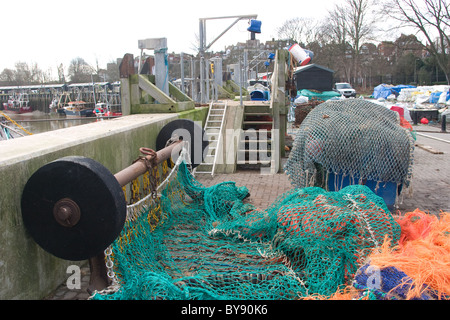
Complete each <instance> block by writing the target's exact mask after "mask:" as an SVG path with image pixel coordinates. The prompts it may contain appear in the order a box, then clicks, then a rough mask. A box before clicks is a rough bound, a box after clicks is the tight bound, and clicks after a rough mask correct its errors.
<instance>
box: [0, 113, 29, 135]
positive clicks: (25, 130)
mask: <svg viewBox="0 0 450 320" xmlns="http://www.w3.org/2000/svg"><path fill="white" fill-rule="evenodd" d="M0 113H1V114H2V115H3V116H4V117H5V118H6V119H8V120H9V121H11V122H12V123H14V124H15V125H16V126H18V127H19V128H20V129H22V130H23V131H24V132H26V133H27V134H29V135H32V133H31V132H30V131H28V130H27V129H25V128H24V127H22V126H21V125H20V124H18V123H17V122H15V121H14V120H13V119H11V118H10V117H8V116H7V115H6V114H4V113H3V112H2V111H0Z"/></svg>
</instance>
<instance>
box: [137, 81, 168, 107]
mask: <svg viewBox="0 0 450 320" xmlns="http://www.w3.org/2000/svg"><path fill="white" fill-rule="evenodd" d="M139 88H141V89H142V90H144V91H145V92H147V93H148V94H149V95H151V96H152V97H153V98H155V100H157V101H158V102H159V103H162V104H173V105H175V104H176V102H175V100H173V99H172V98H170V97H169V96H168V95H166V94H165V93H164V92H163V91H161V90H160V89H159V88H158V87H157V86H156V85H154V84H153V83H151V82H150V81H149V80H148V79H146V78H145V77H143V76H142V75H139Z"/></svg>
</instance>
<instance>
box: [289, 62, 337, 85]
mask: <svg viewBox="0 0 450 320" xmlns="http://www.w3.org/2000/svg"><path fill="white" fill-rule="evenodd" d="M333 73H334V71H333V70H331V69H328V68H325V67H323V66H320V65H317V64H308V65H306V66H301V67H298V68H296V69H295V71H294V82H295V85H296V87H297V90H303V89H307V90H317V91H321V92H323V91H331V90H332V87H333Z"/></svg>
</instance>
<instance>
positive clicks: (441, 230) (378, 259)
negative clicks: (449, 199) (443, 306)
mask: <svg viewBox="0 0 450 320" xmlns="http://www.w3.org/2000/svg"><path fill="white" fill-rule="evenodd" d="M397 222H398V223H399V224H400V226H401V236H400V237H401V238H400V241H399V245H398V246H396V247H394V248H392V247H390V245H389V241H385V243H384V244H383V245H382V246H381V248H380V250H379V251H377V250H376V251H374V253H373V254H372V255H371V256H370V263H371V265H374V266H377V267H379V268H385V267H395V268H397V269H398V270H401V271H403V272H404V273H405V274H406V275H407V276H408V277H409V278H411V279H412V284H411V286H410V289H409V292H407V295H406V299H413V298H418V297H420V296H421V295H422V294H423V293H424V292H428V293H429V294H430V296H431V297H433V298H437V299H448V298H449V297H450V213H448V212H441V214H440V217H439V218H438V217H436V216H433V215H428V214H426V213H424V212H422V211H420V210H418V209H416V210H415V211H413V212H409V213H407V214H405V215H404V216H403V217H400V218H398V219H397ZM428 293H427V294H428Z"/></svg>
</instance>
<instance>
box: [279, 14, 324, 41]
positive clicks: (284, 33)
mask: <svg viewBox="0 0 450 320" xmlns="http://www.w3.org/2000/svg"><path fill="white" fill-rule="evenodd" d="M316 24H317V22H316V21H315V20H314V19H312V18H305V17H297V18H293V19H289V20H286V21H285V22H283V24H282V25H281V26H280V27H279V28H277V35H278V38H279V39H288V40H292V41H293V42H295V43H298V44H299V45H300V46H302V47H306V46H307V45H308V43H310V42H312V41H313V40H314V38H315V30H316Z"/></svg>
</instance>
